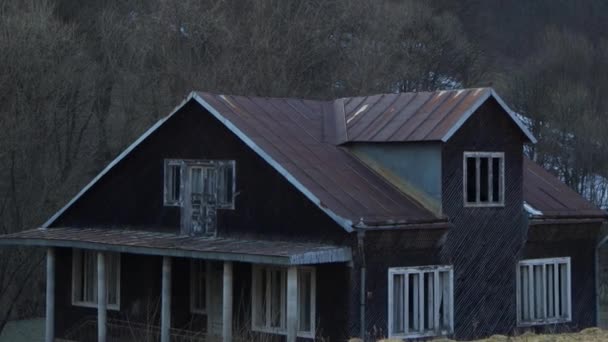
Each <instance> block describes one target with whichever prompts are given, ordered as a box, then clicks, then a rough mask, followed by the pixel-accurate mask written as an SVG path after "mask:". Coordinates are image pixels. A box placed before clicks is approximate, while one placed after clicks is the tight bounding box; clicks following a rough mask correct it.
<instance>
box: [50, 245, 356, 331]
mask: <svg viewBox="0 0 608 342" xmlns="http://www.w3.org/2000/svg"><path fill="white" fill-rule="evenodd" d="M56 255H57V265H56V277H57V279H56V281H57V284H58V286H56V289H55V291H56V292H55V296H56V299H55V300H56V303H55V308H56V309H55V310H56V311H55V315H56V318H55V319H56V336H57V337H59V338H65V337H69V336H66V334H68V333H74V332H75V330H74V329H75V328H76V329H77V327H78V326H79V325H81V324H82V323H83V322H85V321H87V320H88V321H96V319H97V309H95V308H85V307H79V306H73V305H72V304H71V290H72V285H71V284H72V250H71V249H67V248H60V249H57V254H56ZM217 266H218V267H217V269H219V270H221V269H222V265H221V263H219V264H218V265H217ZM348 270H349V268H348V267H347V266H346V265H345V264H325V265H319V266H317V267H316V274H317V290H316V291H317V299H316V307H317V314H316V315H317V316H316V322H317V331H318V334H319V336H322V337H323V338H325V339H326V340H327V338H329V339H330V340H331V341H335V340H338V339H340V338H346V337H347V336H348V334H347V333H346V331H345V327H346V326H347V322H346V321H347V317H348V315H347V311H348V306H347V305H348V298H349V297H348V296H349V291H348V276H349V273H348V272H349V271H348ZM233 272H234V278H233V279H234V287H233V290H234V292H233V294H234V297H233V305H234V306H233V314H234V317H235V326H234V330H235V336H237V337H238V336H240V337H244V338H245V340H247V338H250V337H251V336H254V335H256V334H255V333H252V332H251V331H250V328H251V264H247V263H234V266H233ZM161 276H162V258H161V257H156V256H148V255H136V254H122V255H121V298H120V299H121V304H120V311H114V310H108V319H109V320H113V319H114V320H121V321H123V322H126V323H127V324H133V325H134V324H139V323H143V324H150V325H152V326H157V327H158V326H159V325H160V309H161V306H160V295H161ZM171 293H172V303H171V327H172V328H177V329H183V330H189V331H195V332H201V333H202V332H205V331H206V329H207V320H206V316H205V315H199V314H192V313H190V260H189V259H186V258H173V259H172V291H171ZM115 331H116V330H112V329H111V330H110V331H109V334H110V335H111V334H112V333H113V332H115ZM95 334H96V328H95V327H92V326H89V327H88V329H84V330H83V331H80V333H78V332H77V333H76V335H74V334H72V337H74V336H79V337H81V338H82V336H90V337H91V338H92V339H94V338H96V335H95ZM270 337H273V340H284V337H281V336H276V335H268V336H265V338H266V339H265V340H268V339H269V338H270ZM86 339H87V338H85V340H86Z"/></svg>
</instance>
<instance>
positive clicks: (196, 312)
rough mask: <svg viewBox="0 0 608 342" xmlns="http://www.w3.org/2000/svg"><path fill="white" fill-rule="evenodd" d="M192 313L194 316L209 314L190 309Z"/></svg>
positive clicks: (205, 311)
mask: <svg viewBox="0 0 608 342" xmlns="http://www.w3.org/2000/svg"><path fill="white" fill-rule="evenodd" d="M190 313H191V314H193V315H206V314H207V310H200V309H190Z"/></svg>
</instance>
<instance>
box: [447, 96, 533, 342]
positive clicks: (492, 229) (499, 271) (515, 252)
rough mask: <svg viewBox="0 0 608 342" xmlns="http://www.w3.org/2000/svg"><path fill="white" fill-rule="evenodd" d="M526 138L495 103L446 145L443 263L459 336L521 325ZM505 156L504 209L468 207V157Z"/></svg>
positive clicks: (487, 105) (506, 330)
mask: <svg viewBox="0 0 608 342" xmlns="http://www.w3.org/2000/svg"><path fill="white" fill-rule="evenodd" d="M522 149H523V135H522V133H521V132H520V131H519V129H518V128H517V127H516V125H515V124H514V123H513V122H512V121H511V120H510V119H509V118H508V116H507V115H506V114H505V113H504V112H503V111H502V109H501V108H500V107H499V106H498V104H497V103H496V102H495V101H494V100H491V101H488V102H486V103H485V104H484V105H482V106H481V107H480V108H479V109H478V110H477V111H476V112H475V113H474V114H473V115H472V116H471V117H470V118H469V120H467V122H465V124H464V125H463V126H462V127H461V128H460V130H458V131H457V132H456V133H455V134H454V136H453V137H452V138H451V139H450V140H449V141H448V142H447V143H446V144H445V145H444V149H443V163H442V179H443V184H442V194H443V196H442V200H443V212H444V214H446V215H447V216H448V217H450V219H451V223H452V224H453V227H452V228H451V229H450V230H449V232H448V235H447V239H446V241H445V245H444V248H443V249H442V253H441V254H442V262H443V263H444V264H452V265H454V282H455V283H454V324H455V337H456V338H459V339H464V338H466V339H468V338H477V337H481V336H488V335H492V334H497V333H499V334H508V333H510V332H511V331H512V329H513V328H514V326H515V324H516V317H515V313H516V311H515V265H516V263H517V261H518V260H519V256H520V255H521V252H522V249H523V246H524V237H525V234H526V223H525V217H524V215H523V195H522V175H523V171H522V157H523V150H522ZM465 151H488V152H504V153H505V205H504V207H499V208H466V207H464V203H463V152H465Z"/></svg>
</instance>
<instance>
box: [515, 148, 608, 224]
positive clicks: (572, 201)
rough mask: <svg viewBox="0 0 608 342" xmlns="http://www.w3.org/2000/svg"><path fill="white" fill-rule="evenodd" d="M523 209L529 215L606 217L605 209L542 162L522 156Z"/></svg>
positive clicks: (569, 217) (561, 217)
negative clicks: (583, 195) (595, 204)
mask: <svg viewBox="0 0 608 342" xmlns="http://www.w3.org/2000/svg"><path fill="white" fill-rule="evenodd" d="M524 200H525V201H526V203H525V206H524V207H525V209H526V211H527V212H528V214H529V215H530V216H531V218H533V219H534V218H543V219H576V218H602V219H604V218H606V217H607V213H606V212H605V211H603V210H601V209H599V208H597V207H596V206H594V205H593V204H592V203H591V202H589V201H587V200H586V199H584V198H583V197H582V196H581V195H580V194H578V193H577V192H576V191H574V190H572V189H571V188H570V187H568V186H567V185H566V184H564V183H563V182H562V181H560V180H559V179H558V178H557V177H555V176H554V175H552V174H551V173H550V172H549V171H547V170H545V169H544V168H543V167H542V166H540V165H538V164H537V163H535V162H533V161H532V160H530V159H528V158H526V157H524Z"/></svg>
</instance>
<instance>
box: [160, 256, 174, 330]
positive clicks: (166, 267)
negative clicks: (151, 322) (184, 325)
mask: <svg viewBox="0 0 608 342" xmlns="http://www.w3.org/2000/svg"><path fill="white" fill-rule="evenodd" d="M170 340H171V257H168V256H164V257H163V280H162V298H161V322H160V341H161V342H169V341H170Z"/></svg>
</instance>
